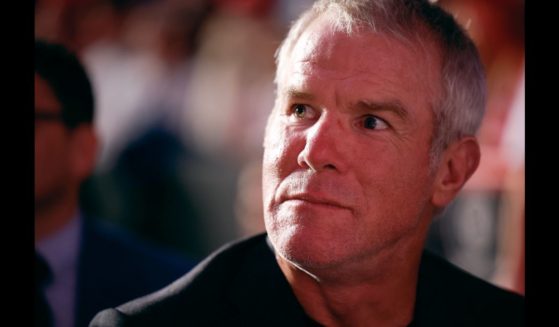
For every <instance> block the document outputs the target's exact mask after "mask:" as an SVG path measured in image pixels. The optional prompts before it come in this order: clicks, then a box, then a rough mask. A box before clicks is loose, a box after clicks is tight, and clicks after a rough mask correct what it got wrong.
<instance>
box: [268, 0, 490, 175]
mask: <svg viewBox="0 0 559 327" xmlns="http://www.w3.org/2000/svg"><path fill="white" fill-rule="evenodd" d="M321 15H327V17H328V18H329V19H330V21H331V22H332V24H333V26H334V27H335V28H336V29H337V30H340V31H344V32H346V33H347V34H352V33H353V32H354V30H356V29H359V28H362V27H365V28H367V27H368V28H369V29H371V30H372V31H373V32H375V33H384V34H387V35H389V36H391V37H394V38H396V39H398V40H400V41H401V42H403V43H404V44H419V45H423V43H424V41H428V42H431V43H433V42H434V44H435V45H436V46H437V47H438V50H439V51H440V55H441V61H442V67H441V76H442V81H441V82H442V83H441V85H442V92H441V95H440V98H438V99H435V100H434V103H433V104H432V106H433V108H432V109H433V114H434V131H433V138H432V142H431V154H430V155H431V168H434V167H435V165H436V163H437V162H438V160H439V159H440V155H441V154H442V152H443V151H444V149H446V148H447V147H448V145H450V144H451V143H452V142H453V141H455V140H458V139H460V138H461V137H464V136H473V135H475V133H476V132H477V130H478V128H479V126H480V124H481V120H482V118H483V114H484V111H485V101H486V84H485V75H484V70H483V65H482V63H481V59H480V56H479V53H478V51H477V49H476V47H475V45H474V43H473V42H472V40H471V39H470V38H469V37H468V36H467V34H466V33H465V32H464V30H463V29H462V28H461V27H460V26H459V25H458V23H456V21H455V20H454V18H453V17H452V16H451V15H449V14H448V13H446V12H445V11H444V10H442V9H441V8H440V7H438V6H437V5H435V4H432V3H430V2H429V1H427V0H319V1H317V2H316V3H315V4H314V5H313V6H312V7H311V8H310V9H308V10H307V11H306V12H304V13H303V14H302V15H301V16H300V17H299V19H298V20H296V21H295V22H294V23H293V25H292V27H291V29H290V31H289V33H288V35H287V37H286V38H285V40H284V41H283V42H282V44H281V45H280V47H279V48H278V50H277V52H276V63H277V71H276V83H277V78H278V75H279V73H280V72H281V71H282V69H283V65H284V64H285V61H286V60H285V58H286V57H287V56H288V55H289V54H290V53H291V51H292V50H293V47H294V46H295V43H296V42H297V41H298V40H299V38H300V36H301V34H303V32H304V31H305V29H306V28H307V27H308V26H309V25H310V24H311V23H312V22H313V21H314V20H315V19H317V18H318V17H319V16H321Z"/></svg>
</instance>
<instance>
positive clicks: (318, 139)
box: [297, 115, 346, 172]
mask: <svg viewBox="0 0 559 327" xmlns="http://www.w3.org/2000/svg"><path fill="white" fill-rule="evenodd" d="M305 138H306V139H305V147H304V148H303V150H302V151H301V152H300V153H299V155H298V156H297V163H298V164H299V166H301V167H303V168H308V169H312V170H313V171H316V172H318V171H322V170H335V171H339V172H343V171H344V170H345V167H346V164H345V157H344V156H343V154H342V153H341V151H340V150H341V149H342V146H343V144H342V142H344V132H343V128H342V126H341V124H340V123H339V122H337V121H336V120H335V119H334V117H328V116H327V115H322V116H321V117H320V119H319V120H318V121H317V122H316V123H315V124H314V125H313V126H312V127H310V128H309V129H308V130H307V131H306V135H305Z"/></svg>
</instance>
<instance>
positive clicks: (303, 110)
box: [290, 103, 316, 120]
mask: <svg viewBox="0 0 559 327" xmlns="http://www.w3.org/2000/svg"><path fill="white" fill-rule="evenodd" d="M290 114H291V115H292V116H293V117H294V118H295V119H298V120H302V119H305V120H309V119H314V118H315V116H316V112H315V111H314V110H313V109H312V108H311V107H309V106H307V105H304V104H299V103H298V104H295V105H293V106H292V107H291V112H290Z"/></svg>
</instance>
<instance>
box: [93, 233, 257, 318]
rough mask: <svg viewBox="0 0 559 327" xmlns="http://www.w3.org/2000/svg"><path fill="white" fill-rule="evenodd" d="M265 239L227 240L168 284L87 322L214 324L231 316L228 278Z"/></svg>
mask: <svg viewBox="0 0 559 327" xmlns="http://www.w3.org/2000/svg"><path fill="white" fill-rule="evenodd" d="M265 242H266V241H265V235H264V234H261V235H257V236H254V237H250V238H248V239H243V240H240V241H235V242H231V243H228V244H226V245H224V246H223V247H221V248H220V249H218V250H217V251H215V252H214V253H212V254H211V255H210V256H208V257H207V258H206V259H205V260H204V261H202V262H200V263H199V264H198V265H197V266H196V267H194V268H193V269H192V270H191V271H190V272H189V273H188V274H186V275H184V276H183V277H181V278H180V279H178V280H176V281H175V282H173V283H172V284H170V285H169V286H167V287H165V288H163V289H161V290H159V291H157V292H155V293H152V294H149V295H147V296H144V297H141V298H138V299H136V300H133V301H130V302H128V303H125V304H123V305H121V306H119V307H118V308H116V309H109V310H105V311H103V312H101V313H99V314H98V315H97V316H96V317H95V319H94V320H93V322H92V325H91V326H99V327H100V326H107V327H108V326H135V327H136V326H156V325H164V326H175V325H181V324H184V323H185V322H186V321H188V322H189V324H191V325H195V326H196V325H208V324H209V325H214V324H217V323H212V321H218V320H219V321H223V320H224V317H228V316H230V317H233V316H234V315H235V313H234V310H233V308H232V307H231V306H230V301H228V300H229V299H228V296H229V292H230V290H231V287H232V284H233V283H232V280H233V279H235V278H236V277H237V275H238V271H239V269H240V266H241V263H242V262H246V256H247V255H248V253H250V252H251V249H253V248H255V247H257V246H262V245H263V244H265ZM255 260H258V259H257V258H255ZM117 322H118V323H117ZM124 323H126V324H124Z"/></svg>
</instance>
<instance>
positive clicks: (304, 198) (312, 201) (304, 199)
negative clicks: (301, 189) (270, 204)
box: [281, 194, 351, 210]
mask: <svg viewBox="0 0 559 327" xmlns="http://www.w3.org/2000/svg"><path fill="white" fill-rule="evenodd" d="M281 202H282V203H286V202H293V203H299V204H303V205H314V206H322V207H326V208H332V209H345V210H351V208H350V207H348V206H346V205H344V204H342V203H340V202H338V201H336V200H332V199H327V198H323V197H317V196H313V195H310V194H296V195H290V196H288V197H286V198H285V199H284V200H283V201H281Z"/></svg>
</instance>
